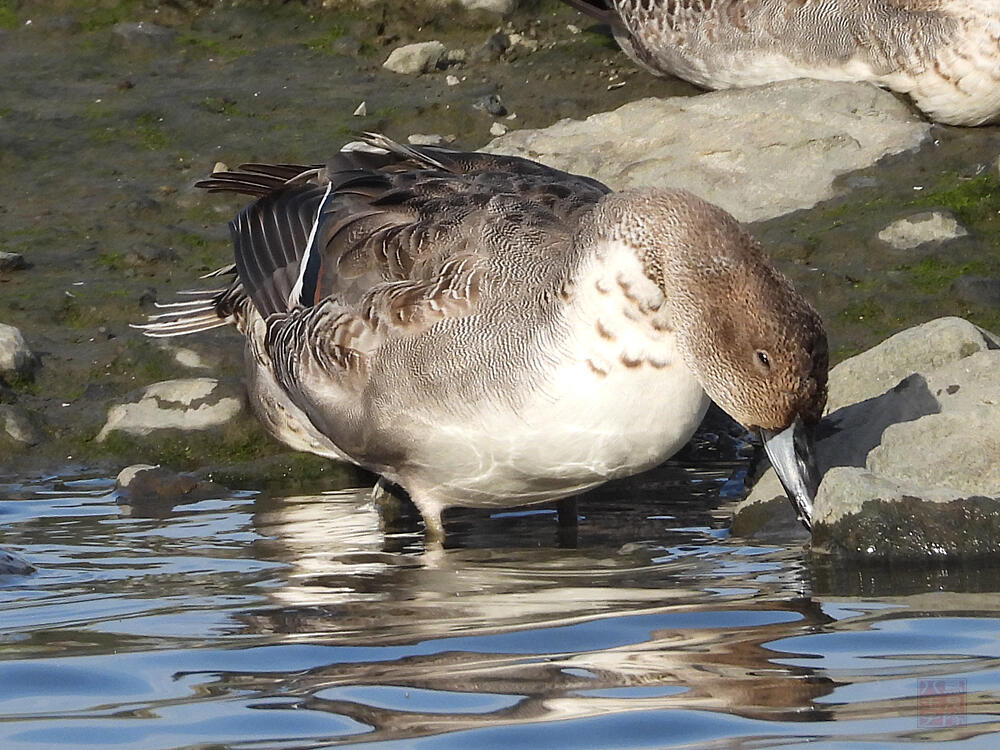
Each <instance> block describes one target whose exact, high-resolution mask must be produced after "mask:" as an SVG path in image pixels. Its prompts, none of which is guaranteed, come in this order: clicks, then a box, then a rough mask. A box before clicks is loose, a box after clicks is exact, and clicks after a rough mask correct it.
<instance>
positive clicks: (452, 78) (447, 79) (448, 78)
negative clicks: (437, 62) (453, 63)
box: [444, 73, 461, 86]
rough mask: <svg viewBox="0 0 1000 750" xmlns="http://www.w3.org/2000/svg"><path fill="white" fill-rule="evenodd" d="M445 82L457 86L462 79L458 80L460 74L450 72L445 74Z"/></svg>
mask: <svg viewBox="0 0 1000 750" xmlns="http://www.w3.org/2000/svg"><path fill="white" fill-rule="evenodd" d="M444 82H445V83H446V84H448V85H449V86H457V85H458V84H459V83H461V81H459V80H458V76H453V75H451V74H450V73H449V74H448V75H446V76H445V78H444Z"/></svg>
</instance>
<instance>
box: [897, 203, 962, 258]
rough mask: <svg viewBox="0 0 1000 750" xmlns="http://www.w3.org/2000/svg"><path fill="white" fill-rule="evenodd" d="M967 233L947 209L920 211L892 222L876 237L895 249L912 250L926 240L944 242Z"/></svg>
mask: <svg viewBox="0 0 1000 750" xmlns="http://www.w3.org/2000/svg"><path fill="white" fill-rule="evenodd" d="M968 234H969V232H968V231H967V230H966V228H965V227H963V226H962V225H961V224H959V223H958V220H957V219H956V218H955V217H954V216H952V214H951V213H949V212H948V211H922V212H920V213H918V214H913V216H907V217H906V218H905V219H899V220H897V221H894V222H892V224H890V225H889V226H887V227H886V228H885V229H883V230H882V231H881V232H879V233H878V238H879V239H880V240H882V242H884V243H886V244H887V245H889V246H891V247H894V248H895V249H896V250H912V249H913V248H915V247H919V246H920V245H923V244H925V243H927V242H945V241H947V240H953V239H956V238H958V237H965V236H967V235H968Z"/></svg>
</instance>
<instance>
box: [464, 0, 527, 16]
mask: <svg viewBox="0 0 1000 750" xmlns="http://www.w3.org/2000/svg"><path fill="white" fill-rule="evenodd" d="M458 2H459V4H460V5H461V6H462V7H463V8H465V9H466V10H482V11H486V12H487V13H495V14H497V15H498V16H507V15H510V14H511V13H513V12H514V9H515V8H517V2H518V0H458Z"/></svg>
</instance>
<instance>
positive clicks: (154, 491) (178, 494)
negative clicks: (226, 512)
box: [115, 464, 228, 505]
mask: <svg viewBox="0 0 1000 750" xmlns="http://www.w3.org/2000/svg"><path fill="white" fill-rule="evenodd" d="M115 489H116V490H117V491H118V495H119V499H121V500H125V501H127V502H130V503H135V502H137V501H146V502H149V501H151V500H167V501H169V502H170V504H171V505H175V504H177V503H180V502H192V501H195V500H204V499H207V498H210V497H219V496H220V495H223V494H226V493H227V492H228V490H226V488H225V487H223V486H221V485H218V484H216V483H215V482H209V481H206V480H203V479H198V478H197V477H193V476H191V475H190V474H178V473H177V472H174V471H171V470H170V469H166V468H163V467H162V466H151V465H150V464H134V465H132V466H126V467H125V468H124V469H122V470H121V471H120V472H119V473H118V478H117V480H116V481H115Z"/></svg>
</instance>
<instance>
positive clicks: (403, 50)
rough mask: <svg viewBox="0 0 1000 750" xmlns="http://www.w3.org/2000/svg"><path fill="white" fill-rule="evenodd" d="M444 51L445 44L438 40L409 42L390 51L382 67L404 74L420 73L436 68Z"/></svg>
mask: <svg viewBox="0 0 1000 750" xmlns="http://www.w3.org/2000/svg"><path fill="white" fill-rule="evenodd" d="M444 52H445V46H444V45H443V44H441V42H438V41H432V42H419V43H417V44H407V45H405V46H403V47H397V48H396V49H394V50H393V51H392V52H390V53H389V57H388V58H386V61H385V62H384V63H382V67H383V68H385V69H386V70H391V71H392V72H394V73H400V74H402V75H420V74H421V73H427V72H430V71H432V70H434V69H435V68H436V67H437V64H438V62H439V61H440V60H441V57H442V56H443V55H444Z"/></svg>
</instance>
